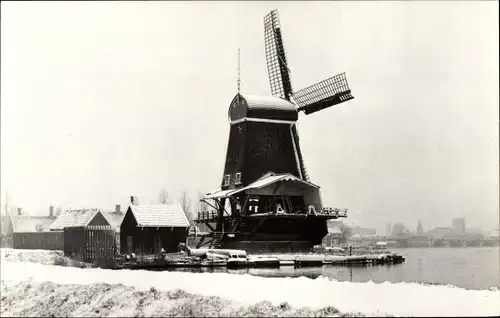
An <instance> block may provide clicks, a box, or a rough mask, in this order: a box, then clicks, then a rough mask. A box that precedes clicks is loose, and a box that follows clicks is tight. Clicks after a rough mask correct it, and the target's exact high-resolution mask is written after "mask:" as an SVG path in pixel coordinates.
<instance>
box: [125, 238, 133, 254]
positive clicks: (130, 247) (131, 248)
mask: <svg viewBox="0 0 500 318" xmlns="http://www.w3.org/2000/svg"><path fill="white" fill-rule="evenodd" d="M132 252H134V246H133V245H132V236H130V235H129V236H127V253H132Z"/></svg>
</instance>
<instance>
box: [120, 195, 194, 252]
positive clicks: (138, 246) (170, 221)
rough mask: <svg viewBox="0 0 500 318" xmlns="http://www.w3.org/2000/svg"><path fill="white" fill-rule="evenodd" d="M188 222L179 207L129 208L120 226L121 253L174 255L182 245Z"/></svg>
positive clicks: (159, 205) (148, 206)
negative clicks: (171, 253)
mask: <svg viewBox="0 0 500 318" xmlns="http://www.w3.org/2000/svg"><path fill="white" fill-rule="evenodd" d="M188 227H189V220H188V219H187V217H186V214H185V213H184V211H183V210H182V208H181V206H180V205H179V204H158V205H134V204H131V205H130V206H129V207H128V209H127V212H126V213H125V217H124V218H123V221H122V223H121V226H120V242H121V245H120V246H121V248H120V250H121V252H122V253H131V252H134V253H138V254H159V253H160V251H161V249H162V248H163V249H164V250H165V251H166V252H176V251H177V247H178V244H179V243H180V242H186V238H187V234H188Z"/></svg>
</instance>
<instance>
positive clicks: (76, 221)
mask: <svg viewBox="0 0 500 318" xmlns="http://www.w3.org/2000/svg"><path fill="white" fill-rule="evenodd" d="M97 213H99V209H76V210H66V211H64V213H62V214H61V215H59V216H58V217H57V219H56V220H55V222H54V223H53V224H52V226H51V227H50V229H51V230H53V231H54V230H55V231H62V230H64V228H65V227H77V226H87V225H88V224H89V223H90V221H92V219H93V218H94V217H95V216H96V214H97ZM108 222H109V221H108Z"/></svg>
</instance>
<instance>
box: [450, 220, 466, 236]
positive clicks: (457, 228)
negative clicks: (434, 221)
mask: <svg viewBox="0 0 500 318" xmlns="http://www.w3.org/2000/svg"><path fill="white" fill-rule="evenodd" d="M451 229H452V231H453V232H454V233H465V218H456V219H453V220H451Z"/></svg>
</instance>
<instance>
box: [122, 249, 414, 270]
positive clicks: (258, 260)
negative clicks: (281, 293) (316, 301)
mask: <svg viewBox="0 0 500 318" xmlns="http://www.w3.org/2000/svg"><path fill="white" fill-rule="evenodd" d="M404 261H405V258H404V257H403V256H401V255H398V254H395V253H390V254H378V255H377V254H371V255H344V256H342V255H324V254H303V255H287V254H277V255H252V256H248V257H246V258H238V259H237V261H234V259H232V258H231V257H227V258H203V257H199V256H190V255H186V254H183V253H175V254H167V255H165V256H164V257H155V256H149V257H136V258H133V259H125V260H123V261H117V263H118V268H119V269H151V270H158V269H169V268H200V267H228V268H235V267H238V268H280V267H285V266H293V267H295V268H299V267H321V266H355V265H361V266H370V265H388V264H400V263H403V262H404Z"/></svg>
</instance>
